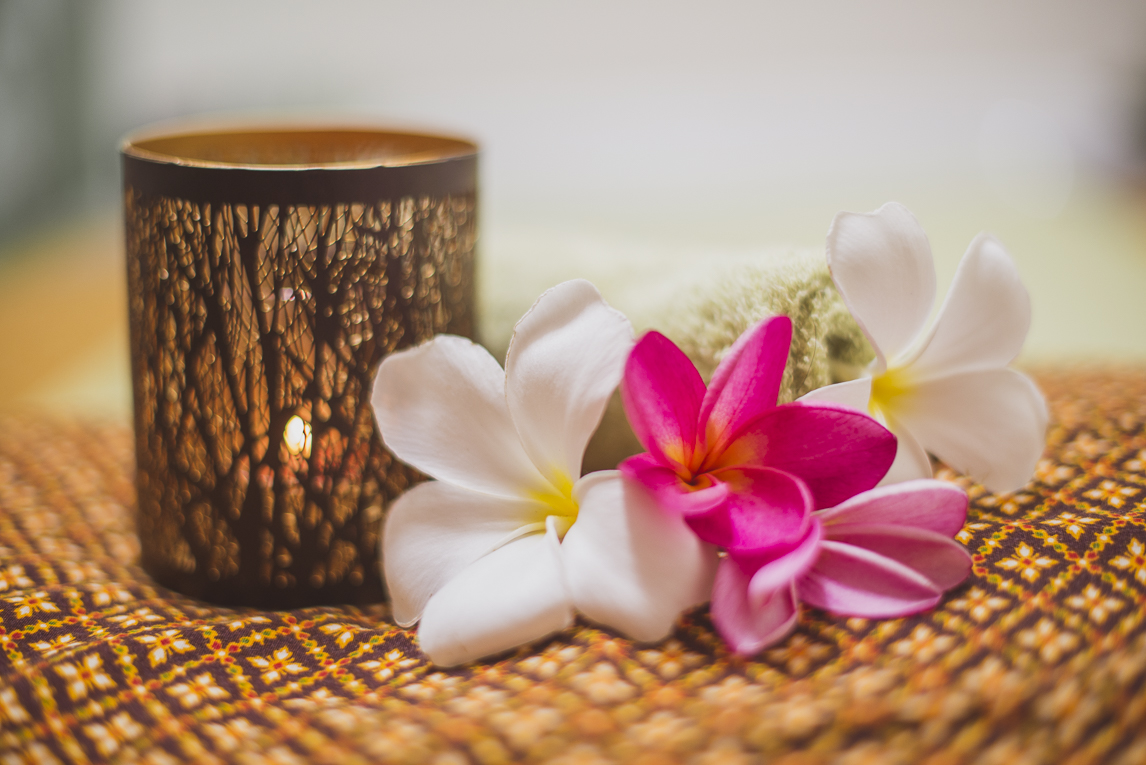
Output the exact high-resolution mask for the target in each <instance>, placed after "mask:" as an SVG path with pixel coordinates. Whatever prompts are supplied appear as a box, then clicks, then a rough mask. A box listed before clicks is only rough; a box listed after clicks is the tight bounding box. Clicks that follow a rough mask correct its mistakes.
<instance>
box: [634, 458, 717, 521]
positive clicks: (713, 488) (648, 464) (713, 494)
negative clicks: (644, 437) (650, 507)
mask: <svg viewBox="0 0 1146 765" xmlns="http://www.w3.org/2000/svg"><path fill="white" fill-rule="evenodd" d="M618 468H619V469H620V471H621V474H622V475H624V476H625V477H626V478H628V479H630V480H633V481H636V482H637V483H639V484H641V485H642V486H644V487H645V488H646V489H647V490H648V491H650V492H652V494H653V496H654V497H656V500H657V502H659V503H660V504H661V506H662V507H665V508H668V509H670V510H672V511H674V512H677V513H680V514H682V515H685V516H688V515H695V514H697V513H703V512H705V511H708V510H711V509H713V508H715V507H717V506H718V505H720V504H722V503H723V502H724V501H725V500H727V499H728V494H729V492H730V491H731V489H730V487H729V486H728V484H726V483H724V482H723V481H716V480H711V479H707V478H705V477H703V476H702V477H701V478H700V479H698V485H700V486H702V488H697V487H696V486H690V485H689V484H686V483H685V482H684V481H682V480H681V478H680V476H678V475H677V474H676V473H675V472H673V471H672V470H671V469H669V468H667V467H665V466H664V465H662V464H661V463H660V462H658V461H657V459H656V457H654V456H653V455H651V454H648V453H644V454H634V455H633V456H632V457H629V458H627V459H625V461H624V462H622V463H621V464H620V465H619V466H618Z"/></svg>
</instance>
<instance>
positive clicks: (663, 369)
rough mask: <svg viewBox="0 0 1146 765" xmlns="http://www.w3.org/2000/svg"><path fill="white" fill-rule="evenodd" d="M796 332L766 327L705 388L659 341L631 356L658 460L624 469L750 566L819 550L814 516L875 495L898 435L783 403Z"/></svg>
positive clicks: (826, 408)
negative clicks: (870, 492) (814, 547)
mask: <svg viewBox="0 0 1146 765" xmlns="http://www.w3.org/2000/svg"><path fill="white" fill-rule="evenodd" d="M791 340H792V323H791V321H790V320H789V319H788V318H787V317H785V316H778V317H775V318H770V319H766V320H764V321H762V322H760V323H759V324H757V325H755V326H754V327H752V328H750V329H749V330H748V331H746V332H745V333H744V334H743V335H742V336H741V337H740V338H739V339H738V340H737V341H736V343H735V344H734V345H733V346H732V347H731V348H730V349H729V350H728V353H727V354H726V355H725V357H724V359H723V360H722V361H721V363H720V365H719V366H718V367H717V369H716V372H715V373H714V374H713V377H712V382H711V383H710V384H709V385H708V387H707V388H706V387H705V385H704V382H703V381H702V380H701V378H700V374H699V373H698V372H697V371H696V368H695V367H694V366H693V365H692V363H691V362H690V361H689V360H688V357H687V356H685V354H684V353H683V352H682V351H681V350H680V349H679V348H677V347H676V345H674V344H673V343H672V341H671V340H669V339H668V338H666V337H665V336H664V335H661V334H659V333H657V332H649V333H647V334H646V335H644V337H642V338H641V340H640V341H639V342H638V343H637V344H636V346H635V347H634V348H633V350H632V352H631V353H630V354H629V358H628V361H627V362H626V365H625V374H624V378H623V380H622V384H621V395H622V400H623V402H624V405H625V412H626V414H627V415H628V418H629V422H630V424H631V425H632V427H633V431H634V432H635V433H636V436H637V438H638V439H639V440H640V442H641V444H642V445H643V446H644V447H645V448H646V449H648V452H646V453H643V454H638V455H636V456H633V457H630V458H628V459H627V460H625V461H624V462H622V463H621V465H620V469H621V472H622V473H623V474H624V475H626V476H628V477H630V478H632V479H634V480H636V481H639V482H640V483H642V484H644V485H645V487H647V488H648V489H649V490H650V491H652V492H653V494H654V495H655V496H656V498H657V500H658V501H659V503H660V504H661V505H662V506H664V507H667V508H670V509H673V510H675V511H677V512H679V513H680V514H681V515H682V517H683V518H684V520H685V522H686V523H687V524H688V525H689V527H690V528H692V530H693V532H694V533H696V535H697V536H698V537H700V538H701V539H703V540H704V541H706V542H710V543H712V544H715V545H719V546H721V547H725V548H727V549H729V550H735V551H737V553H738V554H739V555H741V556H742V557H743V558H744V559H745V560H746V561H747V560H757V561H759V562H760V563H761V564H762V563H763V562H764V561H770V560H774V559H776V558H777V557H783V556H784V555H785V554H787V553H790V552H792V551H795V550H798V549H799V548H800V547H801V545H805V544H815V543H816V542H818V536H817V534H818V526H817V525H816V524H815V523H813V520H812V516H811V513H812V511H813V510H815V509H817V508H824V507H832V506H833V505H836V504H838V503H840V502H842V501H843V500H845V499H847V498H848V497H851V496H853V495H855V494H858V493H859V492H862V491H866V490H867V489H870V488H872V487H873V486H875V485H876V484H877V483H878V482H879V480H880V479H881V478H882V477H883V475H884V473H886V472H887V470H888V468H889V467H890V466H891V463H892V461H893V460H894V458H895V448H896V446H895V437H894V436H893V435H892V434H891V433H890V432H889V431H887V430H886V429H885V428H884V427H882V426H881V425H879V423H877V422H876V421H875V420H873V419H872V418H871V417H868V416H867V415H866V414H864V413H862V412H859V411H856V410H854V409H850V408H848V407H844V406H839V405H836V404H827V403H819V402H807V403H805V402H793V403H789V404H783V405H779V406H777V404H776V400H777V395H778V393H779V389H780V381H781V378H782V377H783V374H784V366H785V364H786V362H787V360H788V348H789V345H790V344H791Z"/></svg>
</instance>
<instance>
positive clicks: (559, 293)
mask: <svg viewBox="0 0 1146 765" xmlns="http://www.w3.org/2000/svg"><path fill="white" fill-rule="evenodd" d="M632 345H633V330H632V326H631V325H630V324H629V320H628V319H626V318H625V317H624V315H623V314H621V313H619V312H617V311H615V310H613V309H612V308H610V307H609V305H608V304H607V303H605V301H604V300H603V299H602V298H601V293H599V292H598V291H597V288H596V287H594V286H593V285H592V284H590V283H589V282H587V281H585V280H583V279H577V280H574V281H570V282H565V283H563V284H559V285H557V286H556V287H554V288H553V289H551V290H549V291H548V292H546V293H545V294H543V295H542V296H541V297H540V298H538V299H537V302H536V303H535V304H534V305H533V307H532V308H530V309H529V312H528V313H526V314H525V316H523V317H522V319H521V321H519V322H518V324H517V327H516V329H515V330H514V333H513V340H512V341H511V342H510V346H509V353H508V354H507V356H506V359H505V370H506V398H507V400H508V402H509V411H510V413H511V414H512V416H513V421H514V423H515V424H516V426H517V431H518V433H520V434H521V441H522V444H523V445H524V447H525V451H526V453H527V454H529V456H530V458H531V459H532V460H533V463H534V464H535V465H537V467H538V469H539V470H541V472H542V474H543V475H544V476H545V477H546V478H548V479H550V480H551V481H552V482H553V483H554V484H556V485H558V486H560V484H561V483H562V482H563V481H564V480H569V481H576V480H577V478H578V477H579V476H580V475H581V457H582V455H584V453H585V445H586V444H588V442H589V437H590V436H591V435H593V431H594V430H596V429H597V425H598V424H599V423H600V422H601V416H602V415H603V414H604V412H605V405H606V404H607V403H608V401H609V396H611V395H612V393H613V390H614V389H615V388H616V387H617V385H618V384H619V383H620V381H621V375H622V373H623V372H624V367H625V359H626V357H627V356H628V354H629V350H630V349H631V348H632Z"/></svg>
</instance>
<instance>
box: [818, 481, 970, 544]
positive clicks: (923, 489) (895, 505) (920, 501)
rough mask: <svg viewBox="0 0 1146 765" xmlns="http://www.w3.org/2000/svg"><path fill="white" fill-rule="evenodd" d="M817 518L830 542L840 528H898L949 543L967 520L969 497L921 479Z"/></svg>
mask: <svg viewBox="0 0 1146 765" xmlns="http://www.w3.org/2000/svg"><path fill="white" fill-rule="evenodd" d="M816 516H817V517H818V518H819V519H820V521H822V522H823V523H824V525H825V526H827V527H828V537H829V538H830V537H831V536H832V535H831V528H832V527H834V526H836V525H839V524H865V525H875V524H895V525H898V526H911V527H914V528H917V529H927V530H929V531H934V532H935V533H937V534H942V535H943V536H945V537H947V538H948V539H950V538H951V537H953V536H955V535H956V534H957V533H958V532H959V529H961V528H963V523H964V522H965V521H966V519H967V495H966V493H964V491H963V490H962V489H960V488H959V487H958V486H955V485H953V484H949V483H946V482H944V481H935V480H931V479H929V478H922V479H917V480H914V481H907V482H905V483H897V484H892V485H891V486H880V487H879V488H876V489H872V490H871V491H867V492H864V493H863V494H860V495H858V496H855V497H852V498H851V499H849V500H848V501H847V502H844V503H843V504H840V505H837V506H836V507H833V508H830V509H828V510H822V511H820V512H819V513H817V514H816Z"/></svg>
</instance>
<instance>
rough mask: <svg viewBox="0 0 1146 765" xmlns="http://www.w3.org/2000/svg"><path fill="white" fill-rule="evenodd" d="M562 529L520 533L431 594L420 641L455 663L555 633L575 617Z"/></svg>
mask: <svg viewBox="0 0 1146 765" xmlns="http://www.w3.org/2000/svg"><path fill="white" fill-rule="evenodd" d="M557 547H558V541H557V534H556V533H555V532H554V531H553V530H552V529H549V530H547V531H546V533H544V534H533V535H530V536H527V537H522V538H521V539H517V540H515V541H513V542H510V543H509V544H507V545H505V546H504V547H499V548H498V549H496V550H494V551H493V552H491V553H490V554H489V555H486V556H484V557H482V558H479V559H478V560H477V561H475V562H474V563H472V564H470V565H469V566H467V567H466V568H465V569H463V570H462V571H460V572H459V573H458V575H457V576H455V577H454V578H453V579H451V580H450V581H449V582H448V583H446V585H445V586H444V587H442V589H440V590H438V591H437V593H435V594H434V597H432V598H430V602H429V603H427V604H426V610H425V612H424V613H423V614H422V622H421V624H420V625H419V627H418V643H419V644H420V645H421V648H422V651H423V652H425V654H426V655H427V656H429V657H430V660H431V661H432V662H434V663H435V664H437V665H439V666H443V667H452V666H454V665H457V664H464V663H466V662H468V661H473V660H475V659H480V658H482V657H485V656H490V655H492V654H495V653H500V652H502V651H506V650H509V649H510V648H514V647H516V646H519V645H522V644H523V643H529V642H532V641H534V640H538V639H540V638H543V637H545V636H546V635H551V634H553V633H554V632H558V631H560V630H563V629H565V628H566V627H568V626H569V625H570V624H572V623H573V611H572V609H571V607H570V605H569V597H568V595H567V594H566V591H565V584H564V582H563V581H562V577H561V568H560V563H559V561H558V557H557V556H558V550H557Z"/></svg>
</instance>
